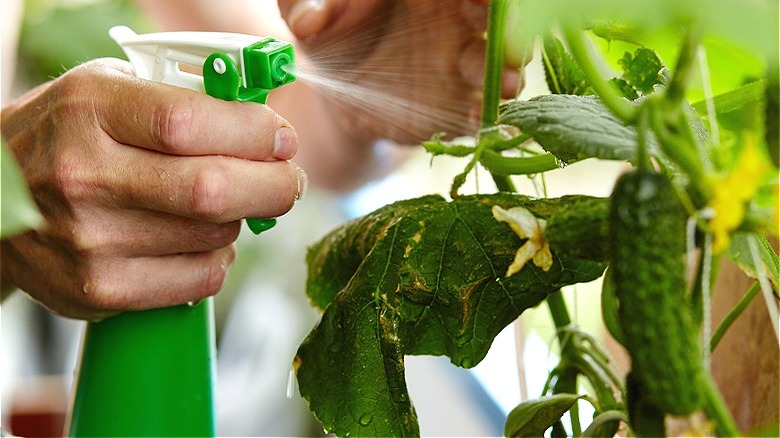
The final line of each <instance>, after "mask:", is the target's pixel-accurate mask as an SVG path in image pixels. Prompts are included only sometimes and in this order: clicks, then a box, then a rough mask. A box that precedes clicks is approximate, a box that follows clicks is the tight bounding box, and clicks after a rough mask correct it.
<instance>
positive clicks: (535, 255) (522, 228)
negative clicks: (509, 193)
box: [492, 205, 552, 277]
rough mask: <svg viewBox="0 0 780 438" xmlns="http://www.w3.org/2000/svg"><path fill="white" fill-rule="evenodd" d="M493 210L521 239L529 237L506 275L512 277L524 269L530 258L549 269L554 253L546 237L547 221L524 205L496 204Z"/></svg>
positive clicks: (496, 217)
mask: <svg viewBox="0 0 780 438" xmlns="http://www.w3.org/2000/svg"><path fill="white" fill-rule="evenodd" d="M492 212H493V217H494V218H495V219H496V220H497V221H499V222H506V223H507V224H509V227H510V228H511V229H512V231H514V232H515V234H517V235H518V236H519V237H520V238H521V239H528V240H526V241H525V243H523V245H522V246H520V249H518V250H517V253H516V254H515V260H514V261H513V262H512V264H511V265H509V268H507V270H506V276H507V277H511V276H512V275H514V274H515V273H517V272H518V271H520V270H521V269H523V266H525V264H526V263H528V261H529V260H533V262H534V265H536V266H537V267H540V268H542V270H544V271H548V270H549V269H550V267H551V266H552V254H551V253H550V245H548V244H547V241H546V240H545V238H544V227H545V225H546V224H547V223H546V222H545V221H544V220H543V219H538V218H537V217H536V216H534V215H533V213H531V212H530V211H528V210H527V209H525V208H523V207H513V208H510V209H509V210H504V209H503V208H501V207H499V206H498V205H494V206H493V209H492Z"/></svg>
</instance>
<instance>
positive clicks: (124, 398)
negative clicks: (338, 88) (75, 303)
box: [67, 26, 295, 436]
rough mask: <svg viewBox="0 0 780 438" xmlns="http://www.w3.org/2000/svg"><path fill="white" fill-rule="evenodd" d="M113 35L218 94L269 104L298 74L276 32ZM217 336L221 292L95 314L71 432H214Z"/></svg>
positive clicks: (175, 77) (260, 227)
mask: <svg viewBox="0 0 780 438" xmlns="http://www.w3.org/2000/svg"><path fill="white" fill-rule="evenodd" d="M110 35H111V37H112V38H113V39H114V40H115V41H116V42H117V43H118V44H119V45H120V46H121V47H122V48H123V49H124V51H125V53H126V54H127V57H128V59H129V60H130V62H131V63H132V64H133V66H134V67H135V70H136V74H137V75H138V76H139V77H140V78H142V79H148V80H152V81H159V82H164V83H168V84H173V85H178V86H182V87H187V88H192V89H195V90H198V91H202V92H205V93H207V94H209V95H211V96H214V97H216V98H219V99H224V100H239V101H251V102H257V103H265V101H266V98H267V97H268V93H269V92H270V91H271V90H272V89H274V88H276V87H279V86H282V85H284V84H287V83H290V82H292V81H293V80H295V77H294V76H293V74H291V73H289V72H288V69H290V68H292V67H293V66H294V53H293V48H292V45H290V44H289V43H286V42H283V41H278V40H275V39H273V38H260V37H256V36H250V35H243V34H232V33H217V32H165V33H152V34H145V35H137V34H136V33H135V32H133V31H132V30H130V29H129V28H127V27H123V26H120V27H115V28H112V29H111V31H110ZM187 66H189V67H187ZM285 66H287V67H285ZM194 71H201V72H202V75H199V74H195V73H193V72H194ZM247 224H248V225H249V227H250V228H251V229H252V231H253V232H255V234H259V233H260V232H262V231H264V230H267V229H269V228H271V227H273V226H274V224H275V220H274V219H247ZM149 293H154V291H149ZM215 344H216V343H215V333H214V303H213V298H208V299H205V300H203V301H201V302H199V303H190V304H184V305H180V306H174V307H168V308H163V309H152V310H145V311H139V312H125V313H122V314H119V315H116V316H113V317H110V318H107V319H105V320H103V321H101V322H94V323H88V324H87V328H86V331H85V333H84V339H83V342H82V351H81V358H80V363H79V367H78V373H77V376H76V383H75V387H76V390H75V393H74V396H73V400H72V405H71V409H70V417H69V421H68V425H67V433H68V434H69V435H71V436H214V435H215V432H216V425H215V420H214V412H215V408H214V383H215V382H214V378H215V374H216V371H215V363H216V362H215V361H216V356H215V349H216V348H215Z"/></svg>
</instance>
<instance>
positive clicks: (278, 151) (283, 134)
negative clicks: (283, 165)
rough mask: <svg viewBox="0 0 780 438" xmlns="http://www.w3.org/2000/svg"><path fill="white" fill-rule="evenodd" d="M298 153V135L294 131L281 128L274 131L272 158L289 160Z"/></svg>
mask: <svg viewBox="0 0 780 438" xmlns="http://www.w3.org/2000/svg"><path fill="white" fill-rule="evenodd" d="M297 151H298V134H296V133H295V131H294V130H292V129H290V128H287V127H282V128H279V130H278V131H276V138H275V139H274V158H276V159H277V160H289V159H290V158H292V157H293V156H295V153H296V152H297Z"/></svg>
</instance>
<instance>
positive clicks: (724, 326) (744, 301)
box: [710, 282, 761, 351]
mask: <svg viewBox="0 0 780 438" xmlns="http://www.w3.org/2000/svg"><path fill="white" fill-rule="evenodd" d="M760 290H761V285H760V284H759V283H758V282H755V283H753V286H750V289H748V291H747V292H745V295H744V296H742V298H741V299H740V300H739V302H738V303H737V305H736V306H734V308H733V309H731V311H730V312H729V313H728V315H726V317H725V318H723V321H721V323H720V324H719V325H718V328H717V329H715V333H713V334H712V339H710V351H712V350H715V347H717V346H718V343H719V342H720V340H721V338H722V337H723V335H724V334H725V333H726V330H728V329H729V327H731V324H733V323H734V321H735V320H736V319H737V318H738V317H739V315H741V314H742V312H743V311H744V310H745V308H747V306H748V304H750V302H751V301H753V298H755V297H756V295H758V292H759V291H760Z"/></svg>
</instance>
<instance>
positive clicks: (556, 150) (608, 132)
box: [499, 95, 659, 163]
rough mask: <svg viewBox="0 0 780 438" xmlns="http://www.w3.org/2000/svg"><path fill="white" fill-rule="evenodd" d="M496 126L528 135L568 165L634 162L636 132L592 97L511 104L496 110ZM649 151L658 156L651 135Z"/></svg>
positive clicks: (546, 98) (536, 99) (553, 97)
mask: <svg viewBox="0 0 780 438" xmlns="http://www.w3.org/2000/svg"><path fill="white" fill-rule="evenodd" d="M499 122H501V123H504V124H508V125H514V126H516V127H518V128H520V129H521V130H522V131H523V132H524V133H527V134H531V135H532V136H533V137H534V140H536V142H537V143H539V145H541V146H542V147H543V148H544V149H545V150H547V151H548V152H551V153H553V154H555V155H556V156H557V157H558V158H560V159H561V160H563V161H565V162H567V163H572V162H574V161H579V160H583V159H586V158H601V159H605V160H629V161H631V160H634V159H636V145H637V132H636V129H635V128H634V127H632V126H626V125H624V124H623V123H621V122H620V120H619V119H618V118H617V117H615V116H614V115H613V114H612V113H610V112H609V110H607V109H606V108H605V107H604V105H603V104H602V103H601V101H600V100H599V99H598V98H597V97H595V96H571V95H548V96H538V97H534V98H532V99H530V100H527V101H521V100H516V101H512V102H509V103H507V104H505V105H502V106H501V107H500V108H499ZM648 149H649V152H650V154H652V155H654V156H658V155H659V152H658V151H659V148H658V142H657V141H656V139H655V137H653V136H652V135H650V136H648Z"/></svg>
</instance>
